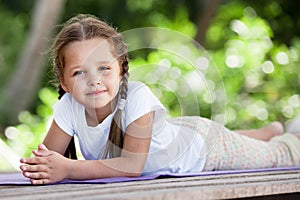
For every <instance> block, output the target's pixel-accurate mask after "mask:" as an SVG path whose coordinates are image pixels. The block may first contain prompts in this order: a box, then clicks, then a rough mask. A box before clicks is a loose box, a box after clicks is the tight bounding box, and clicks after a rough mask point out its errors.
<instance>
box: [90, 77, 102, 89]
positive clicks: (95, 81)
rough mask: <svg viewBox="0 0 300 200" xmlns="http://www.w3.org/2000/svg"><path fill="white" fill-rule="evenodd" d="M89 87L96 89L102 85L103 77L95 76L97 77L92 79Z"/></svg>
mask: <svg viewBox="0 0 300 200" xmlns="http://www.w3.org/2000/svg"><path fill="white" fill-rule="evenodd" d="M88 85H89V86H91V87H96V86H100V85H102V80H101V77H99V76H95V75H94V76H92V77H90V78H89V82H88Z"/></svg>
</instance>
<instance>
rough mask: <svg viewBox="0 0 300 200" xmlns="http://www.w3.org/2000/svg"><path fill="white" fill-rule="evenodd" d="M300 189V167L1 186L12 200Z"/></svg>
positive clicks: (225, 195) (224, 195)
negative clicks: (132, 179)
mask: <svg viewBox="0 0 300 200" xmlns="http://www.w3.org/2000/svg"><path fill="white" fill-rule="evenodd" d="M297 192H300V170H289V171H271V172H256V173H240V174H224V175H209V176H195V177H184V178H164V179H155V180H148V181H133V182H123V183H111V184H61V185H47V186H1V187H0V195H1V196H0V197H1V200H2V199H4V200H9V199H14V200H15V199H16V200H17V199H62V198H67V199H70V198H72V199H74V200H76V199H147V200H148V199H149V200H151V199H187V198H188V199H194V198H195V199H196V198H197V199H199V198H200V199H229V198H244V197H255V196H264V195H276V194H286V193H297Z"/></svg>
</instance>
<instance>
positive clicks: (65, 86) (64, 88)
mask: <svg viewBox="0 0 300 200" xmlns="http://www.w3.org/2000/svg"><path fill="white" fill-rule="evenodd" d="M59 82H60V85H61V87H62V89H63V90H64V91H65V92H70V90H69V88H68V86H67V85H66V84H65V82H64V80H63V79H60V80H59Z"/></svg>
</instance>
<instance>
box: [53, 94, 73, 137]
mask: <svg viewBox="0 0 300 200" xmlns="http://www.w3.org/2000/svg"><path fill="white" fill-rule="evenodd" d="M53 118H54V121H55V122H56V124H57V125H58V126H59V127H60V128H61V129H62V130H63V131H64V132H66V133H67V134H68V135H70V136H74V128H73V121H74V120H73V112H72V98H71V95H70V94H68V93H66V94H65V95H64V96H63V97H62V98H61V99H60V100H59V101H58V102H57V103H56V104H54V106H53Z"/></svg>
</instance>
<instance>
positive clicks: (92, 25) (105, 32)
mask: <svg viewBox="0 0 300 200" xmlns="http://www.w3.org/2000/svg"><path fill="white" fill-rule="evenodd" d="M93 38H104V39H106V40H107V41H108V43H109V44H110V45H111V53H112V54H113V56H114V57H115V58H117V60H118V62H119V65H120V67H121V69H120V71H121V75H122V79H121V84H120V88H119V93H118V94H119V96H120V99H124V100H126V98H127V89H128V76H129V73H128V55H127V46H126V44H125V43H124V42H123V37H122V36H121V34H120V33H118V32H117V31H116V29H114V28H113V27H111V26H109V25H108V24H107V23H105V22H103V21H101V20H100V19H98V18H97V17H95V16H93V15H86V14H79V15H77V16H75V17H73V18H71V19H69V20H68V21H67V22H66V23H65V24H64V26H63V28H62V29H61V31H60V32H59V33H58V35H57V36H56V38H55V40H54V43H53V46H52V58H53V71H54V74H55V75H56V77H57V79H58V80H62V78H63V69H64V55H63V49H64V47H65V46H66V45H68V44H70V43H71V42H74V41H83V40H89V39H93ZM58 89H59V91H58V93H59V98H61V97H62V96H63V95H64V93H66V92H65V91H64V90H63V89H62V87H61V85H59V86H58ZM122 110H123V109H119V108H117V111H116V113H115V115H114V117H113V120H112V123H111V127H110V133H109V136H108V141H107V143H106V147H105V150H104V151H103V155H102V157H103V158H108V157H109V158H112V157H117V156H120V154H121V150H122V148H123V131H122V124H121V117H122ZM72 140H73V139H72ZM66 153H67V152H66ZM73 153H74V152H73ZM65 155H66V154H65Z"/></svg>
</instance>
